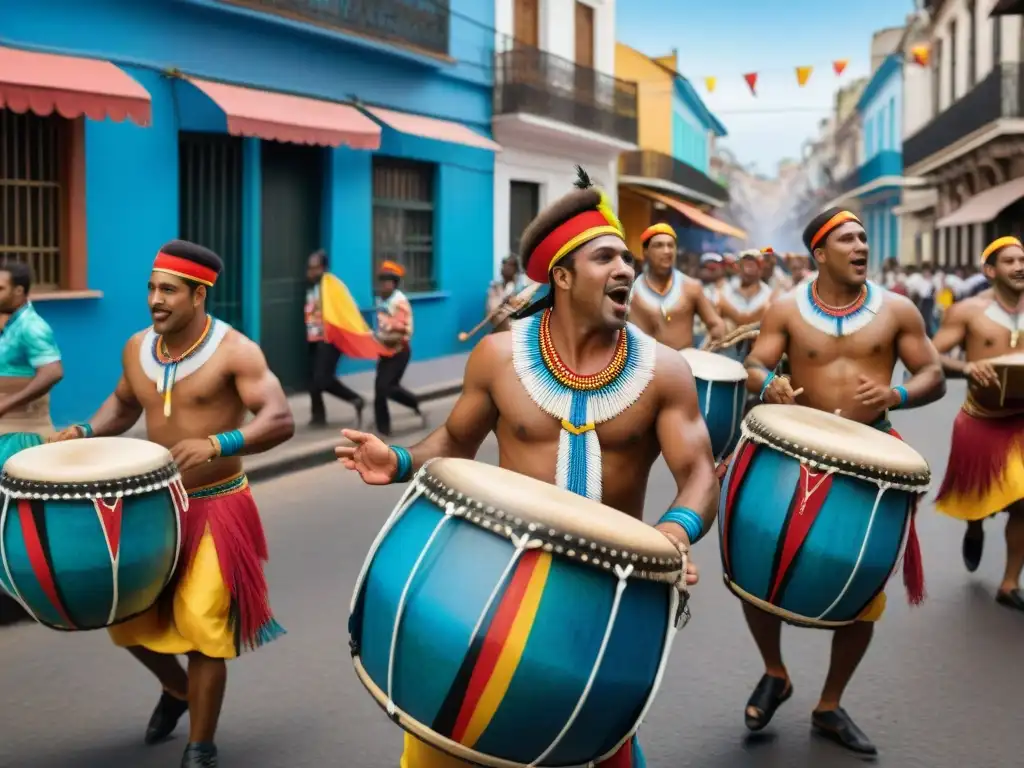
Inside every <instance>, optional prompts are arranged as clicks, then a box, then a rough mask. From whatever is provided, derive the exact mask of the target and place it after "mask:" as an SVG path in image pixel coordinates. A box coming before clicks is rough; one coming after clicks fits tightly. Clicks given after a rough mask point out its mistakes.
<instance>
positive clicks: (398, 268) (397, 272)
mask: <svg viewBox="0 0 1024 768" xmlns="http://www.w3.org/2000/svg"><path fill="white" fill-rule="evenodd" d="M377 275H378V276H380V277H396V278H398V279H399V280H401V279H402V278H403V277H405V267H403V266H402V265H401V264H399V263H398V262H396V261H390V260H389V261H382V262H381V265H380V267H379V268H378V269H377Z"/></svg>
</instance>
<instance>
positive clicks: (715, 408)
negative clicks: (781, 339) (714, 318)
mask: <svg viewBox="0 0 1024 768" xmlns="http://www.w3.org/2000/svg"><path fill="white" fill-rule="evenodd" d="M681 354H682V356H683V357H684V358H685V359H686V362H687V363H689V364H690V370H691V371H693V378H694V379H696V383H697V400H698V405H699V406H700V412H701V415H703V416H704V423H705V424H707V427H708V434H709V435H710V436H711V452H712V453H713V454H714V456H715V461H716V462H719V461H721V460H722V459H723V458H725V457H726V456H728V455H729V454H730V453H732V452H733V450H734V449H735V448H736V444H737V443H738V442H739V440H740V425H741V424H742V422H743V406H744V405H745V404H746V401H747V369H746V368H744V367H743V365H742V363H738V362H736V361H735V360H731V359H729V358H728V357H726V356H725V355H720V354H717V353H714V352H704V351H702V350H699V349H684V350H682V352H681Z"/></svg>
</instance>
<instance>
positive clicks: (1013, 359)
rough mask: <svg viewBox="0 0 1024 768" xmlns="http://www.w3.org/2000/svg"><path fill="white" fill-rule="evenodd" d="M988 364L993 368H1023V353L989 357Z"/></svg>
mask: <svg viewBox="0 0 1024 768" xmlns="http://www.w3.org/2000/svg"><path fill="white" fill-rule="evenodd" d="M988 362H989V363H990V364H991V365H992V367H993V368H1020V367H1024V352H1011V353H1010V354H1008V355H999V357H991V358H989V360H988Z"/></svg>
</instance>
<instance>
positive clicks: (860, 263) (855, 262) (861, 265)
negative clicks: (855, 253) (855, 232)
mask: <svg viewBox="0 0 1024 768" xmlns="http://www.w3.org/2000/svg"><path fill="white" fill-rule="evenodd" d="M850 265H851V266H852V267H853V268H854V269H867V268H868V260H867V258H866V257H865V258H863V259H861V258H857V259H850Z"/></svg>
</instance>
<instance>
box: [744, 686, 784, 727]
mask: <svg viewBox="0 0 1024 768" xmlns="http://www.w3.org/2000/svg"><path fill="white" fill-rule="evenodd" d="M792 695H793V684H792V683H791V682H790V681H789V680H784V679H783V678H781V677H773V676H772V675H765V676H764V677H762V678H761V680H760V682H758V684H757V687H756V688H754V692H753V693H752V694H750V699H749V700H748V701H747V707H746V709H744V710H743V717H744V722H745V723H746V725H747V728H749V729H750V730H751V731H760V730H762V729H764V728H765V727H766V726H767V725H768V723H770V722H771V721H772V718H773V717H774V716H775V710H777V709H778V708H779V707H780V706H781V705H782V704H784V703H785V702H786V701H788V700H789V697H790V696H792ZM748 709H755V710H757V711H758V712H759V713H760V715H759V716H756V717H755V716H753V715H751V714H750V713H749V712H748V711H747V710H748Z"/></svg>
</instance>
